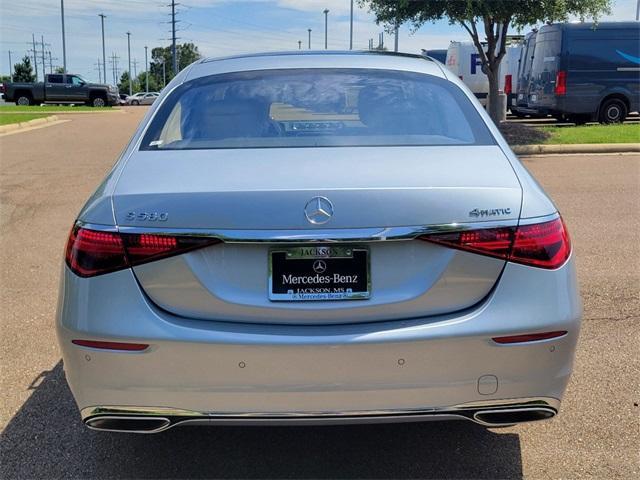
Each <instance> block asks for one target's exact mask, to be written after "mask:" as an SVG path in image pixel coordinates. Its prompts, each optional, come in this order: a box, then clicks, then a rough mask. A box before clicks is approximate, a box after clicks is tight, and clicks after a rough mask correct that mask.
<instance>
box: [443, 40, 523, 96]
mask: <svg viewBox="0 0 640 480" xmlns="http://www.w3.org/2000/svg"><path fill="white" fill-rule="evenodd" d="M482 46H483V47H485V48H486V46H487V45H486V43H484V42H483V43H482ZM521 49H522V44H521V43H520V42H519V41H518V40H515V41H514V43H513V44H510V45H508V46H507V54H506V55H505V57H504V58H503V59H502V62H501V64H500V90H501V91H503V92H505V93H507V95H508V96H509V98H508V106H509V107H511V105H512V104H513V105H514V104H515V103H513V102H515V96H514V93H515V92H516V91H517V84H516V83H517V81H518V61H519V59H520V50H521ZM447 68H448V69H449V70H451V71H452V72H453V73H454V74H455V75H457V76H458V77H460V79H461V80H462V81H463V82H464V83H465V85H467V86H468V87H469V89H471V91H472V92H473V93H474V94H475V96H476V97H477V98H478V100H480V103H481V104H482V105H484V106H485V107H486V105H487V96H488V95H489V79H488V78H487V76H486V75H485V74H484V73H483V72H482V59H481V57H480V54H479V53H478V49H477V48H476V46H475V45H474V44H473V42H451V43H450V44H449V48H448V49H447Z"/></svg>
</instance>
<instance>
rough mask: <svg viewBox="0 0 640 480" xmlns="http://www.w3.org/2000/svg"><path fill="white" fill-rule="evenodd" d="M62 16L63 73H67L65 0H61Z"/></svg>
mask: <svg viewBox="0 0 640 480" xmlns="http://www.w3.org/2000/svg"><path fill="white" fill-rule="evenodd" d="M60 18H61V19H62V73H67V44H66V43H65V38H64V0H60Z"/></svg>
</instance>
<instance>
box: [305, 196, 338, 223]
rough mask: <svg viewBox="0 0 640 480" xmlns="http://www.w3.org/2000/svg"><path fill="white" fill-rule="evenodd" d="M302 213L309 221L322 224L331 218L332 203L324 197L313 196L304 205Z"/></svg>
mask: <svg viewBox="0 0 640 480" xmlns="http://www.w3.org/2000/svg"><path fill="white" fill-rule="evenodd" d="M304 215H305V216H306V217H307V220H308V221H309V223H313V224H314V225H322V224H323V223H327V222H328V221H329V220H331V217H332V216H333V204H332V203H331V202H330V201H329V199H328V198H326V197H313V198H312V199H311V200H309V202H308V203H307V205H306V206H305V207H304Z"/></svg>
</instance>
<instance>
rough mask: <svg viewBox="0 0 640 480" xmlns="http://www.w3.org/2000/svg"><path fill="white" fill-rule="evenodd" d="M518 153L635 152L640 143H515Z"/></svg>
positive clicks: (639, 148) (514, 146)
mask: <svg viewBox="0 0 640 480" xmlns="http://www.w3.org/2000/svg"><path fill="white" fill-rule="evenodd" d="M511 149H512V150H513V153H515V154H517V155H549V154H559V153H635V152H640V143H592V144H588V143H584V144H582V143H577V144H572V145H513V146H512V147H511Z"/></svg>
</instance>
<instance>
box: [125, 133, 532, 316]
mask: <svg viewBox="0 0 640 480" xmlns="http://www.w3.org/2000/svg"><path fill="white" fill-rule="evenodd" d="M315 197H324V198H326V199H328V200H329V201H330V202H331V205H332V208H333V211H332V213H333V215H332V216H331V217H330V218H329V219H328V220H327V221H326V223H323V224H314V223H310V222H309V220H308V218H307V216H306V215H305V206H306V205H307V204H308V203H309V202H310V200H312V199H313V198H315ZM520 202H521V189H520V185H519V183H518V180H517V177H516V176H515V174H514V172H513V170H512V168H511V165H510V163H509V162H508V160H507V159H506V157H505V155H504V154H503V152H502V151H501V150H500V149H499V148H498V147H497V146H473V147H470V146H469V147H459V146H458V147H384V148H369V147H360V148H318V149H315V148H309V149H293V148H292V149H255V150H250V149H226V150H198V151H179V152H167V151H165V152H136V153H135V154H134V156H133V158H131V159H130V160H129V162H128V164H127V165H126V167H125V169H124V171H123V174H122V176H121V178H120V179H119V181H118V184H117V186H116V189H115V192H114V195H113V205H114V211H115V212H114V213H115V217H116V220H117V223H118V226H119V227H120V228H121V229H122V230H123V231H136V230H137V231H148V232H162V233H166V232H176V233H180V234H187V233H188V234H195V235H216V236H218V237H220V238H222V239H223V240H225V241H224V242H223V243H220V244H217V245H213V246H210V247H207V248H204V249H200V250H196V251H192V252H189V253H186V254H183V255H179V256H176V257H172V258H168V259H163V260H159V261H155V262H151V263H148V264H145V265H139V266H137V267H135V268H134V272H135V274H136V276H137V278H138V280H139V282H140V284H141V287H142V288H143V289H144V291H145V292H146V294H147V295H148V296H149V297H150V298H151V299H152V300H153V301H154V302H155V303H156V304H157V305H159V306H160V307H162V308H164V309H166V310H168V311H170V312H172V313H175V314H176V315H181V316H187V317H192V318H201V319H212V320H225V321H241V322H257V323H291V324H325V323H351V322H366V321H377V320H390V319H398V318H410V317H417V316H428V315H436V314H442V313H448V312H452V311H457V310H461V309H464V308H468V307H470V306H472V305H474V304H475V303H477V302H479V301H480V300H482V299H483V298H484V297H485V296H486V295H487V294H488V292H489V291H490V290H491V288H492V287H493V285H494V284H495V282H496V281H497V279H498V278H499V275H500V272H501V271H502V268H503V266H504V260H501V259H496V258H489V257H486V256H481V255H477V254H473V253H468V252H462V251H458V250H453V249H450V248H446V247H443V246H441V245H433V244H430V243H426V242H423V241H421V240H416V239H411V232H417V229H418V228H443V227H442V226H447V228H452V227H453V228H455V226H456V225H458V226H460V225H467V224H469V223H470V222H472V223H476V222H478V223H482V222H485V223H486V224H487V225H488V224H490V222H492V221H495V220H500V221H502V222H503V223H504V222H506V223H509V222H511V223H512V224H515V223H516V222H517V219H518V214H519V210H520ZM403 229H404V230H405V231H406V232H407V235H406V238H405V241H393V242H392V241H381V240H384V239H385V238H387V236H392V235H397V233H398V232H402V231H403ZM374 232H375V234H374ZM345 237H347V238H348V239H349V240H345V241H342V242H339V243H340V244H341V245H346V246H355V247H359V246H364V247H365V248H366V249H367V250H368V255H369V262H370V278H369V281H370V282H371V290H370V296H369V298H368V299H365V300H352V301H346V300H345V301H313V302H278V301H273V300H272V299H270V298H269V294H268V292H269V288H270V287H269V268H270V267H269V255H270V249H271V248H272V247H273V246H274V245H276V244H278V245H283V244H284V245H287V246H292V245H294V244H298V243H299V242H300V241H309V240H311V239H314V240H326V241H329V242H330V243H333V244H336V241H337V240H339V239H341V238H345ZM316 244H327V242H320V243H318V242H316Z"/></svg>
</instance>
